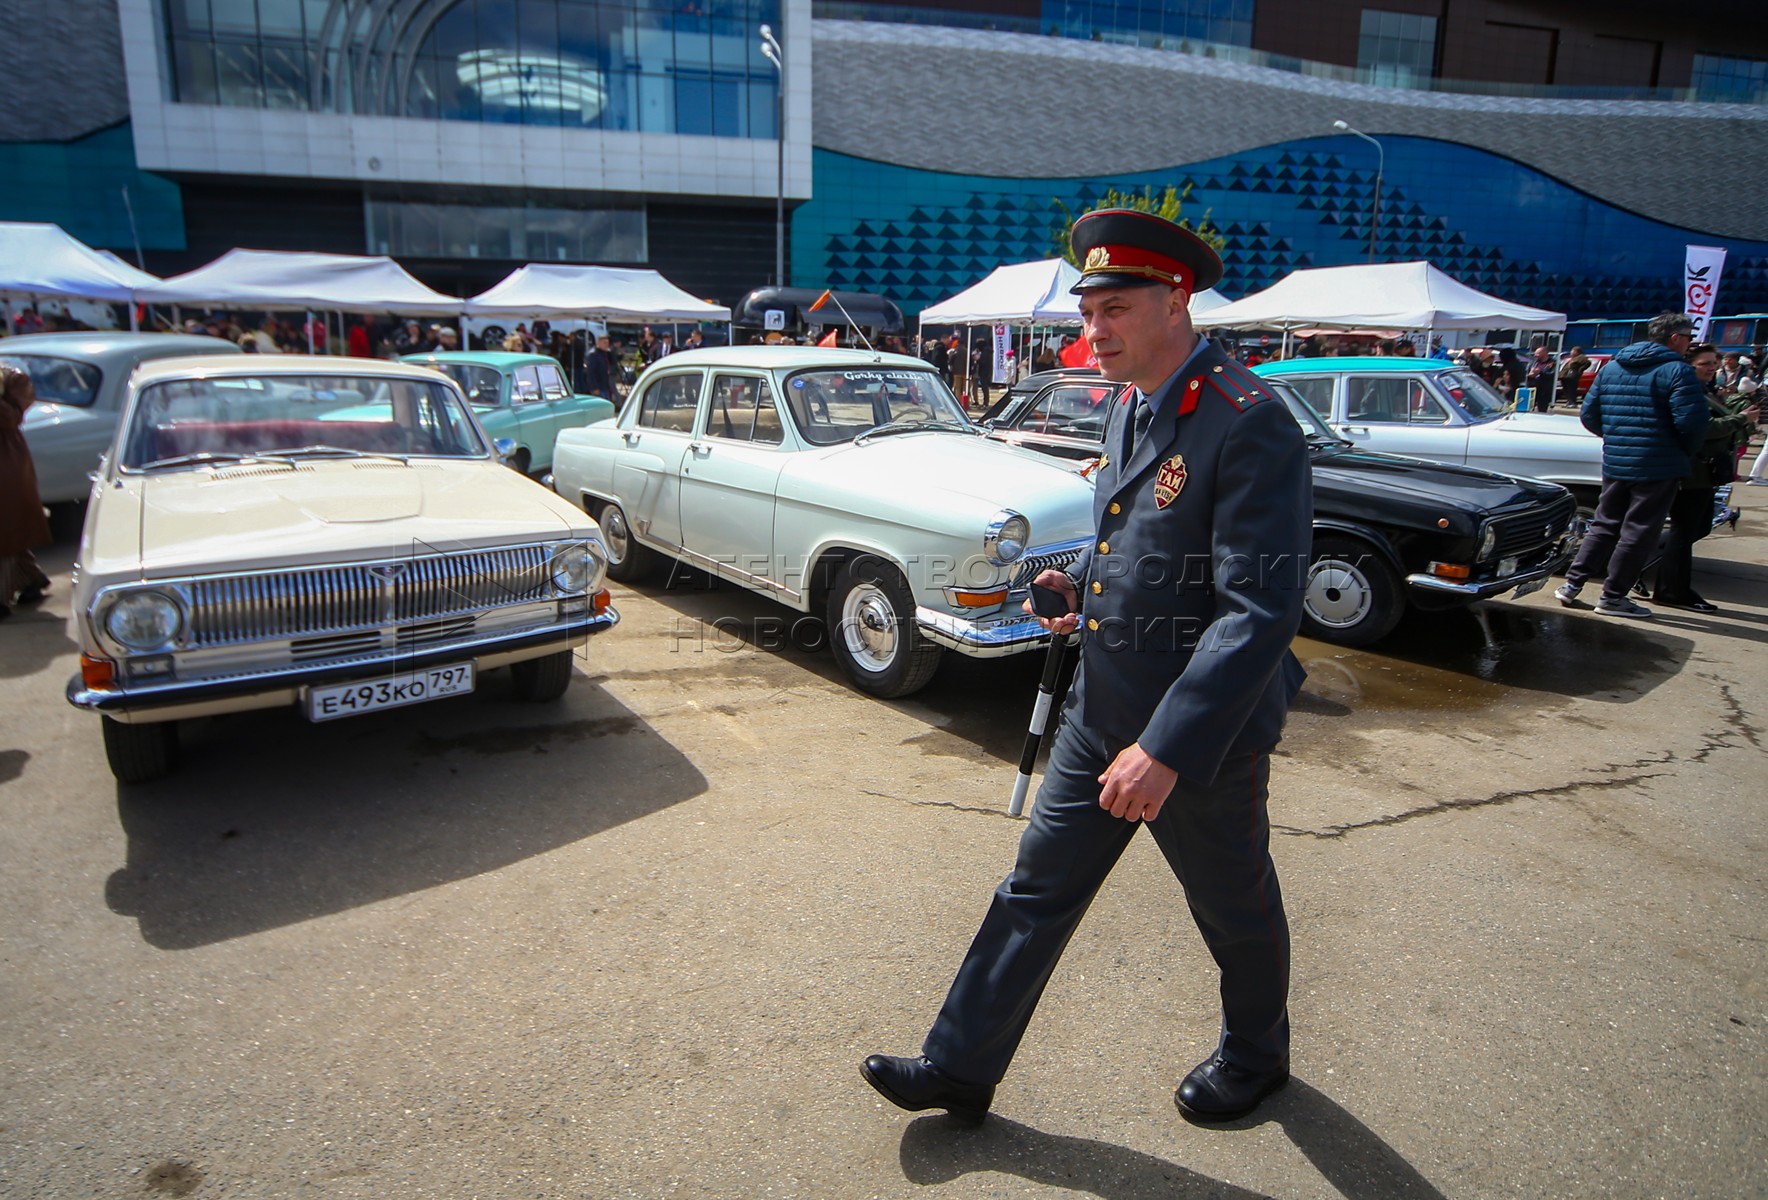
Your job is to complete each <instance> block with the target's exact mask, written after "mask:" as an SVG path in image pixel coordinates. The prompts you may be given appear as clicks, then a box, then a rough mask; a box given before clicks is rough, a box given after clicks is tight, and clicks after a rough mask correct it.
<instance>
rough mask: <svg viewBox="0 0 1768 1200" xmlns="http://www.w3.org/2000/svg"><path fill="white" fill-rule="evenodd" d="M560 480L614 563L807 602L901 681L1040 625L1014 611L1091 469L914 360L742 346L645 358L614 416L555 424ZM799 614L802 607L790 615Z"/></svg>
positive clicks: (870, 678)
mask: <svg viewBox="0 0 1768 1200" xmlns="http://www.w3.org/2000/svg"><path fill="white" fill-rule="evenodd" d="M553 474H554V486H555V487H556V488H557V490H558V492H559V494H560V495H562V496H564V497H566V498H568V499H570V500H573V501H575V502H577V503H579V504H581V505H582V506H583V507H584V509H585V510H586V511H588V512H589V513H590V514H591V515H593V516H594V517H595V518H596V520H597V521H598V523H599V524H600V525H601V527H602V530H603V533H604V534H605V536H606V539H607V544H608V555H609V574H610V575H611V576H613V577H614V578H616V579H624V580H632V579H634V578H637V577H639V576H641V575H642V574H644V573H645V572H646V571H647V570H649V569H650V568H651V567H653V566H655V565H656V563H657V560H658V558H659V557H668V558H674V559H679V560H681V561H682V562H686V563H689V564H692V565H693V566H696V567H700V568H703V569H705V570H707V571H710V572H712V573H714V574H716V575H718V576H719V577H721V578H723V579H728V580H731V581H732V582H735V583H738V584H741V585H743V586H744V587H747V588H751V589H753V590H755V591H758V592H761V593H763V594H765V595H769V596H772V597H774V598H775V599H777V600H779V601H780V602H781V603H783V604H785V605H787V606H789V607H791V608H793V609H796V610H798V611H799V612H802V613H807V614H810V615H811V616H813V617H817V618H821V619H822V620H823V622H824V623H825V626H826V629H827V631H828V633H829V640H830V643H831V646H832V648H833V649H834V652H835V655H836V659H837V661H838V662H839V663H840V665H841V667H842V669H843V670H844V671H845V672H846V674H847V675H848V677H849V678H850V679H851V680H852V681H853V682H854V684H855V685H856V686H858V687H859V688H861V689H862V690H864V691H867V692H870V693H872V694H874V695H880V696H901V695H906V694H907V693H909V692H912V691H914V690H916V689H917V688H919V687H921V686H923V685H924V684H925V683H926V682H927V680H928V679H929V678H930V677H931V676H932V674H933V671H934V669H935V667H936V666H937V665H938V660H939V657H940V654H941V652H942V651H943V650H946V649H950V650H956V651H957V652H959V653H961V654H968V655H975V656H983V657H986V656H995V655H1004V654H1013V653H1017V652H1019V651H1023V650H1028V649H1033V648H1036V647H1038V646H1042V645H1045V644H1047V638H1046V635H1045V634H1044V632H1043V630H1042V629H1041V627H1040V626H1039V625H1038V623H1037V622H1036V620H1035V619H1033V618H1031V617H1029V616H1026V615H1025V614H1024V613H1022V612H1021V611H1020V602H1021V600H1022V599H1023V598H1024V596H1025V594H1026V585H1027V584H1028V583H1029V582H1030V580H1031V579H1032V578H1033V577H1034V576H1035V575H1036V574H1037V573H1038V572H1039V571H1041V570H1043V569H1045V568H1049V567H1062V566H1065V565H1067V564H1068V563H1069V562H1071V561H1073V559H1074V558H1075V556H1076V555H1077V554H1078V553H1079V551H1080V549H1081V547H1082V546H1083V545H1085V543H1086V539H1087V538H1088V537H1090V536H1091V533H1092V486H1091V485H1090V484H1089V483H1088V482H1087V481H1086V480H1085V479H1083V478H1081V477H1080V476H1079V475H1078V474H1076V473H1075V472H1074V471H1072V470H1069V469H1067V468H1065V467H1063V466H1061V465H1058V464H1056V463H1054V462H1053V461H1052V460H1050V459H1048V458H1045V457H1043V456H1041V455H1035V454H1032V453H1029V452H1027V451H1021V450H1017V449H1014V448H1012V447H1008V446H1003V445H1001V444H999V443H997V442H991V441H989V440H987V439H986V438H983V437H980V436H978V434H977V431H976V430H975V428H974V427H973V426H971V425H970V423H969V421H968V420H967V419H966V418H965V416H964V414H963V410H962V407H961V405H960V404H959V403H958V401H957V399H956V398H955V397H954V396H953V395H952V393H951V391H950V389H949V388H947V386H946V384H945V382H944V381H943V380H942V379H941V378H940V377H939V375H938V374H936V373H935V372H934V371H933V369H932V368H931V367H929V366H928V364H927V363H925V362H923V361H921V360H920V359H917V358H907V357H903V356H899V355H890V354H873V353H870V352H867V351H861V350H824V349H813V348H808V347H804V348H800V347H768V346H746V347H737V348H734V349H716V350H699V351H690V352H686V353H682V354H675V355H671V356H670V357H668V358H666V359H663V360H662V361H660V362H658V363H656V364H653V365H652V366H651V367H650V368H649V369H648V370H647V371H646V372H645V373H644V375H643V376H642V377H640V379H639V381H638V383H637V384H636V385H635V387H634V389H633V394H632V396H631V397H630V398H629V399H628V400H627V402H626V405H625V407H624V409H623V410H622V411H621V415H620V417H619V419H618V420H617V421H614V422H608V423H603V424H601V425H596V426H591V427H588V428H582V429H567V430H565V431H563V432H562V433H560V434H559V438H558V442H557V444H556V446H555V447H554V452H553ZM800 628H801V626H800Z"/></svg>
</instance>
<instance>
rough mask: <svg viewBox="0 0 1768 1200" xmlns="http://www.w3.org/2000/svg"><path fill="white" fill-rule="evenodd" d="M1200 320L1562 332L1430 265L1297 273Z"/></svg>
mask: <svg viewBox="0 0 1768 1200" xmlns="http://www.w3.org/2000/svg"><path fill="white" fill-rule="evenodd" d="M1196 320H1197V325H1198V327H1199V328H1203V329H1223V328H1238V329H1282V330H1285V331H1288V330H1290V329H1297V328H1302V327H1311V328H1315V329H1367V328H1371V327H1375V328H1381V329H1425V330H1431V331H1434V332H1442V331H1444V330H1451V329H1534V330H1552V331H1560V332H1563V331H1564V329H1565V314H1564V313H1556V312H1549V311H1548V310H1546V309H1544V308H1529V307H1528V306H1526V305H1522V304H1512V303H1511V302H1510V301H1508V300H1500V299H1499V298H1498V297H1496V296H1489V295H1487V294H1486V293H1484V292H1482V291H1478V290H1477V289H1475V288H1471V287H1468V286H1467V285H1466V284H1464V283H1462V282H1461V281H1459V280H1457V279H1455V278H1454V277H1453V276H1451V275H1449V274H1447V273H1445V272H1443V271H1440V270H1438V269H1437V268H1436V267H1434V266H1432V265H1431V264H1430V263H1427V262H1409V263H1373V264H1370V265H1367V266H1350V267H1317V268H1313V269H1310V270H1303V271H1296V272H1293V273H1292V274H1290V275H1289V276H1288V277H1287V278H1285V279H1282V280H1280V281H1279V282H1277V283H1275V284H1272V285H1271V286H1270V287H1268V288H1266V289H1265V290H1264V291H1262V292H1255V293H1253V294H1252V295H1250V296H1247V297H1246V298H1245V299H1243V300H1236V301H1235V302H1233V303H1232V304H1224V305H1222V306H1221V307H1220V308H1216V309H1213V310H1211V311H1209V312H1207V313H1203V314H1200V315H1197V317H1196Z"/></svg>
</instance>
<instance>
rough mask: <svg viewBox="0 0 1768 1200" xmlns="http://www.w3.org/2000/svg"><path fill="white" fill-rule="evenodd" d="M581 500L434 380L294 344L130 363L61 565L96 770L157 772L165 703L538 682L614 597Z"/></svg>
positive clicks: (453, 691)
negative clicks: (94, 733) (98, 737)
mask: <svg viewBox="0 0 1768 1200" xmlns="http://www.w3.org/2000/svg"><path fill="white" fill-rule="evenodd" d="M606 565H607V556H606V552H605V551H604V549H603V544H602V538H601V533H600V531H599V530H598V529H597V528H596V526H595V524H594V522H592V521H590V520H589V519H587V518H586V517H585V516H584V514H583V513H582V512H581V511H580V510H578V509H576V508H574V507H573V506H572V505H570V504H567V503H565V502H564V501H563V500H561V499H559V498H558V497H557V496H555V495H553V494H552V493H550V492H548V491H547V490H546V489H545V488H543V487H541V486H540V485H538V484H536V483H534V482H532V481H530V480H528V479H524V478H522V477H521V476H520V475H518V474H516V473H515V472H513V471H509V470H506V469H504V467H503V466H501V465H500V463H499V461H498V457H497V454H496V452H495V450H494V448H493V446H492V445H491V444H490V443H489V442H488V441H487V439H486V437H485V435H484V432H483V430H482V429H481V428H480V426H479V425H478V423H477V422H476V421H475V420H474V418H473V415H472V412H471V410H470V409H469V408H468V407H467V404H466V402H465V400H464V398H463V397H462V395H461V393H460V389H459V388H458V386H456V385H455V384H454V383H453V382H452V381H450V380H448V379H445V378H443V377H442V376H440V375H438V374H437V373H436V372H434V371H430V370H426V369H425V368H422V367H416V366H408V365H404V364H400V363H382V362H373V361H368V360H363V359H339V358H309V357H305V356H301V357H296V356H292V355H290V356H277V357H270V356H264V357H254V356H248V355H238V356H233V357H209V358H187V359H171V360H165V361H161V362H154V363H149V364H145V365H143V366H142V367H141V368H139V369H138V370H137V372H136V373H135V376H134V378H133V379H132V381H131V383H130V389H129V397H128V400H127V405H126V407H125V410H124V414H123V419H122V422H121V423H120V425H119V426H118V430H117V436H116V440H115V441H114V442H113V443H112V445H111V449H110V452H109V453H108V455H107V456H106V459H105V462H104V465H103V467H102V469H101V470H100V472H99V474H98V476H97V477H96V480H95V482H94V485H93V489H92V497H91V503H90V505H89V508H88V511H87V516H86V526H85V530H84V533H83V536H82V538H81V542H80V552H79V558H78V561H77V562H76V564H75V567H74V591H73V606H74V617H73V620H74V624H75V626H76V634H77V640H78V641H79V643H80V646H81V649H82V651H83V653H82V654H81V657H80V674H79V675H78V676H76V677H75V678H74V679H73V680H72V681H71V682H70V683H69V685H68V699H69V700H70V701H71V702H72V703H73V704H74V705H76V706H78V707H80V708H84V709H89V710H91V711H94V712H98V713H101V714H103V717H104V721H103V728H104V746H105V753H106V757H107V758H108V760H109V762H110V767H111V771H112V773H114V774H115V775H116V777H117V778H118V779H119V780H122V781H123V782H126V783H134V782H141V781H145V780H148V779H152V778H156V777H158V776H161V775H164V774H166V773H167V772H168V771H170V770H171V769H172V767H173V766H174V764H175V762H176V757H177V748H178V741H177V722H178V721H179V720H180V719H182V718H187V717H199V716H210V715H214V714H220V713H227V712H234V711H239V710H244V709H253V708H272V707H281V706H292V707H296V708H298V709H299V711H301V712H302V713H303V714H304V715H305V716H306V717H307V719H309V720H311V721H329V720H332V719H334V718H339V717H348V716H355V715H357V714H360V713H366V712H373V711H375V710H378V709H384V708H393V707H399V706H403V705H407V704H415V703H419V702H421V701H425V700H432V699H437V698H440V697H443V696H453V695H459V694H461V693H465V692H471V691H473V690H474V689H475V688H476V687H478V685H479V682H480V676H481V674H482V673H483V672H485V671H487V670H490V669H493V668H496V667H502V666H508V667H509V668H510V671H511V678H512V682H513V691H514V693H515V695H516V696H517V697H518V698H523V699H530V700H551V699H555V698H557V697H558V696H560V695H562V694H563V693H564V691H565V688H566V686H567V685H568V684H569V682H570V677H571V671H572V656H573V654H574V653H575V652H576V651H577V650H578V649H579V648H580V647H582V646H583V645H584V644H585V642H586V641H587V639H588V638H589V636H590V635H591V634H592V633H596V632H599V631H601V630H604V629H607V628H609V627H610V626H612V625H613V624H614V623H615V621H616V620H617V619H618V616H617V614H616V613H615V611H614V609H613V608H612V607H611V606H610V604H609V594H608V592H607V590H606V589H605V588H604V587H603V580H604V576H605V573H606Z"/></svg>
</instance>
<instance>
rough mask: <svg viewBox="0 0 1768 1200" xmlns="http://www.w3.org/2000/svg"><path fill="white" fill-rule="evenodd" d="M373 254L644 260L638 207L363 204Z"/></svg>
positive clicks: (642, 223) (524, 259)
mask: <svg viewBox="0 0 1768 1200" xmlns="http://www.w3.org/2000/svg"><path fill="white" fill-rule="evenodd" d="M366 211H367V218H368V244H369V246H370V248H371V249H372V250H373V252H374V253H376V254H391V255H393V256H395V257H398V256H410V257H414V258H493V259H510V260H519V261H522V262H645V261H646V260H647V259H648V257H649V254H648V250H647V246H646V238H645V213H644V210H643V209H642V208H600V207H598V208H596V209H593V210H587V209H578V208H542V207H538V206H534V207H530V206H525V205H524V206H519V207H518V206H502V205H473V204H425V203H417V202H408V201H399V200H375V199H371V200H369V201H368V202H367V204H366Z"/></svg>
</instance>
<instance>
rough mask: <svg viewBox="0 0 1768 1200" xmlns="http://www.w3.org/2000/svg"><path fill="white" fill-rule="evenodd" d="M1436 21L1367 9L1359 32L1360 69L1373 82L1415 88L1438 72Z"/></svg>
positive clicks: (1424, 17) (1358, 53)
mask: <svg viewBox="0 0 1768 1200" xmlns="http://www.w3.org/2000/svg"><path fill="white" fill-rule="evenodd" d="M1436 58H1437V19H1436V18H1435V17H1426V16H1420V15H1418V14H1416V13H1400V12H1386V11H1383V10H1381V9H1375V8H1365V9H1364V10H1363V12H1362V17H1361V20H1360V22H1359V25H1358V30H1357V70H1359V71H1361V72H1363V74H1364V77H1365V78H1366V79H1367V80H1368V81H1369V82H1370V83H1378V84H1384V85H1387V86H1389V87H1413V86H1416V85H1417V84H1418V83H1419V82H1420V81H1422V80H1425V79H1429V78H1431V77H1432V76H1434V75H1435V74H1436V73H1437V72H1436Z"/></svg>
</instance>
